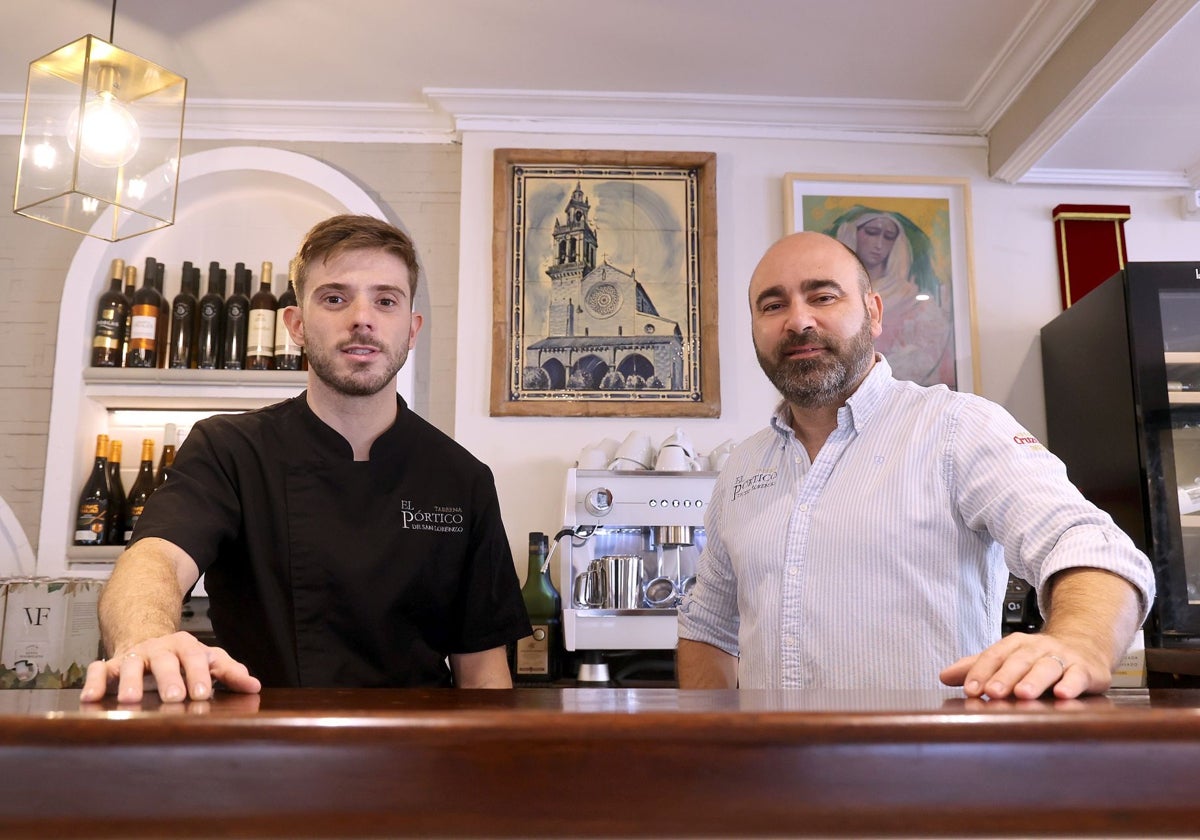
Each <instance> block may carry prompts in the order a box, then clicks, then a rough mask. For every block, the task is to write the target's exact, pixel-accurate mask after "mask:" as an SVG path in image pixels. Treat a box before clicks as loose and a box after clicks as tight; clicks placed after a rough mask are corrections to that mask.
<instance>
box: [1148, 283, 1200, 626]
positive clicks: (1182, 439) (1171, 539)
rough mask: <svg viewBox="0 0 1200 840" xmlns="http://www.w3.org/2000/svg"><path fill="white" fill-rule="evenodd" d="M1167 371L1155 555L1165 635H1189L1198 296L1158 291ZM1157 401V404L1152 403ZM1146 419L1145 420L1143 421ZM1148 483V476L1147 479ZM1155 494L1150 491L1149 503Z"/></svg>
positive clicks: (1196, 537) (1198, 544)
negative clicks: (1160, 562)
mask: <svg viewBox="0 0 1200 840" xmlns="http://www.w3.org/2000/svg"><path fill="white" fill-rule="evenodd" d="M1158 297H1159V314H1160V316H1161V324H1162V336H1163V362H1164V367H1165V373H1166V383H1165V384H1166V405H1167V412H1166V416H1165V417H1163V418H1162V419H1163V420H1165V422H1162V423H1160V424H1153V423H1148V424H1147V425H1148V430H1150V431H1151V432H1152V433H1153V431H1152V429H1150V428H1149V427H1150V426H1152V425H1158V426H1159V429H1160V430H1161V431H1160V434H1161V435H1162V440H1161V447H1160V450H1159V451H1160V452H1161V453H1162V459H1161V464H1160V465H1159V466H1161V473H1162V481H1163V485H1162V495H1160V496H1159V497H1158V498H1159V502H1160V504H1159V509H1160V512H1161V513H1162V514H1163V515H1162V516H1161V520H1162V522H1161V524H1160V526H1159V527H1157V528H1155V531H1156V535H1155V539H1156V541H1159V538H1160V537H1161V539H1162V541H1161V542H1160V545H1159V548H1160V551H1161V553H1160V555H1159V556H1160V557H1165V559H1166V561H1167V562H1166V567H1165V568H1164V569H1161V570H1160V576H1159V580H1160V586H1164V588H1165V590H1166V591H1164V592H1161V593H1160V594H1159V602H1160V608H1161V614H1160V619H1161V620H1162V629H1163V631H1164V632H1166V633H1168V634H1170V633H1180V634H1185V635H1194V634H1195V633H1196V630H1197V628H1196V627H1195V626H1194V625H1195V624H1197V619H1196V616H1197V615H1198V614H1200V292H1197V291H1196V290H1195V289H1190V290H1181V289H1160V290H1159V295H1158ZM1155 402H1157V401H1155ZM1147 420H1150V418H1147ZM1152 480H1153V475H1152ZM1155 495H1157V494H1154V493H1152V494H1151V499H1152V500H1153V498H1154V496H1155Z"/></svg>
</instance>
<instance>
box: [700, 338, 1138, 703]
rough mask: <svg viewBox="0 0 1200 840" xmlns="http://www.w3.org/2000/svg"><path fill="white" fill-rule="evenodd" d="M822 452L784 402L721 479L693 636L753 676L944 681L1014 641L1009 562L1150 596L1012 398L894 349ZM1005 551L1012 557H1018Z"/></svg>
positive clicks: (1133, 560) (1121, 547)
mask: <svg viewBox="0 0 1200 840" xmlns="http://www.w3.org/2000/svg"><path fill="white" fill-rule="evenodd" d="M876 360H877V361H876V364H875V366H874V367H873V369H872V370H871V372H870V373H869V374H868V375H867V378H866V379H865V380H864V381H863V383H862V385H861V386H859V388H858V390H857V391H856V392H855V393H854V395H853V396H851V397H850V399H849V400H848V401H847V404H846V405H844V406H843V407H842V408H840V409H839V410H838V425H837V429H836V430H835V431H834V432H833V433H832V434H831V435H830V436H829V438H828V440H826V441H825V445H824V446H823V447H822V448H821V451H820V452H819V453H818V454H817V458H816V460H815V461H813V462H811V463H810V462H809V459H808V455H807V453H806V452H805V450H804V447H803V446H802V445H801V444H800V442H799V441H797V440H796V437H795V434H794V433H793V432H792V429H791V427H790V426H789V423H788V420H789V417H790V414H789V410H788V408H787V405H786V403H781V404H780V406H779V408H778V409H777V410H776V413H775V415H774V416H773V417H772V419H771V425H770V427H769V428H766V429H764V430H763V431H761V432H759V433H757V434H756V435H754V436H752V437H750V438H749V439H747V440H746V441H744V442H743V443H742V444H741V445H739V446H738V447H737V448H736V449H735V450H734V452H733V454H732V455H731V456H730V458H729V461H728V463H727V464H726V465H725V468H724V469H723V470H722V471H721V475H720V476H719V477H718V479H717V483H716V486H715V488H714V490H713V498H712V502H711V504H710V505H709V508H708V512H707V514H706V516H705V532H706V537H707V543H706V547H705V550H704V553H703V554H702V556H701V558H700V560H699V564H698V569H697V574H698V580H697V583H696V586H695V588H694V589H693V591H692V594H691V596H690V597H689V598H687V599H686V600H685V601H684V603H683V604H682V605H681V607H680V610H679V636H680V638H683V639H693V640H696V641H700V642H707V643H708V644H711V645H715V646H716V647H719V648H721V649H723V650H725V651H727V652H729V653H731V654H734V655H740V663H739V666H738V680H739V685H740V686H741V687H743V688H780V687H783V688H863V687H884V688H930V687H938V686H940V685H941V683H940V682H939V681H938V673H939V672H940V671H941V670H942V669H943V668H945V667H946V666H947V665H949V664H951V663H952V662H954V661H955V660H957V659H959V658H960V657H962V656H967V655H970V654H975V653H979V652H980V651H982V650H983V649H984V648H986V647H987V646H988V645H990V644H992V643H994V642H995V641H997V640H998V639H999V638H1000V623H1001V611H1002V600H1003V597H1004V592H1005V585H1006V583H1007V572H1008V571H1009V569H1011V570H1012V572H1013V573H1014V574H1016V575H1017V576H1019V577H1021V578H1023V579H1025V580H1027V581H1030V582H1033V583H1034V584H1035V585H1036V586H1037V587H1038V590H1039V597H1041V596H1044V594H1045V593H1044V586H1045V584H1046V581H1048V580H1049V578H1050V577H1051V575H1053V574H1054V573H1055V572H1058V571H1061V570H1063V569H1066V568H1071V567H1076V566H1090V567H1095V568H1100V569H1107V570H1109V571H1112V572H1115V573H1117V574H1119V575H1121V576H1122V577H1125V578H1126V579H1128V580H1129V581H1131V582H1132V583H1133V584H1134V585H1135V586H1136V587H1137V588H1138V589H1139V590H1140V591H1141V593H1142V609H1143V614H1142V618H1143V619H1145V614H1146V612H1147V611H1148V609H1149V606H1150V604H1151V602H1152V601H1153V597H1154V574H1153V570H1152V569H1151V566H1150V562H1149V560H1148V559H1147V558H1146V556H1145V555H1144V554H1142V553H1141V552H1140V551H1138V550H1137V549H1136V548H1135V547H1134V545H1133V543H1132V542H1131V541H1130V539H1129V538H1128V537H1127V536H1126V535H1125V534H1124V533H1123V532H1122V531H1121V530H1120V529H1119V528H1117V527H1116V525H1115V524H1113V521H1112V519H1111V517H1109V516H1108V514H1106V513H1104V512H1103V511H1101V510H1099V509H1098V508H1096V507H1095V506H1094V505H1093V504H1091V503H1090V502H1088V501H1087V500H1086V499H1084V498H1083V496H1082V495H1081V494H1080V493H1079V491H1078V490H1076V489H1075V487H1074V486H1073V485H1071V483H1070V482H1069V481H1068V480H1067V477H1066V469H1065V468H1064V467H1063V464H1062V462H1061V461H1059V459H1058V458H1057V457H1055V456H1054V455H1052V454H1051V453H1050V452H1049V451H1047V450H1046V448H1045V447H1043V446H1042V445H1041V444H1040V443H1038V441H1037V440H1036V439H1035V438H1034V437H1033V436H1032V435H1030V434H1029V432H1027V431H1026V430H1025V429H1023V428H1022V427H1021V426H1020V424H1019V423H1017V421H1016V420H1015V419H1014V418H1013V417H1012V416H1011V415H1009V414H1008V413H1007V412H1006V411H1005V410H1004V409H1003V408H1001V407H1000V406H998V405H996V404H994V403H991V402H989V401H987V400H985V399H983V398H981V397H977V396H975V395H973V394H961V393H957V392H955V391H951V390H949V389H947V388H946V387H944V386H937V387H934V388H924V387H921V386H919V385H915V384H913V383H911V382H902V381H898V380H896V379H893V378H892V372H891V368H890V367H889V366H888V364H887V362H886V361H885V360H883V359H882V357H879V356H877V357H876ZM1006 560H1007V564H1008V565H1007V568H1006V566H1005V561H1006Z"/></svg>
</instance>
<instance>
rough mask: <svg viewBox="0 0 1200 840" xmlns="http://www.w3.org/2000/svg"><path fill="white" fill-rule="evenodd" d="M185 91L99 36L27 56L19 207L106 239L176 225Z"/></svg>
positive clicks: (178, 80) (175, 79)
mask: <svg viewBox="0 0 1200 840" xmlns="http://www.w3.org/2000/svg"><path fill="white" fill-rule="evenodd" d="M186 93H187V79H185V78H184V77H182V76H179V75H176V74H175V73H172V72H171V71H170V70H167V69H165V68H163V67H160V66H158V65H157V64H154V63H153V62H150V61H147V60H146V59H144V58H141V57H139V56H136V55H134V54H133V53H130V52H126V51H125V50H122V49H120V48H118V47H115V46H113V45H112V44H110V43H108V42H107V41H103V40H101V39H100V38H97V37H96V36H95V35H85V36H84V37H82V38H80V39H79V40H78V41H73V42H72V43H70V44H67V45H66V46H64V47H61V48H59V49H57V50H55V51H54V52H52V53H50V54H49V55H44V56H42V57H41V58H39V59H35V60H34V61H31V62H30V63H29V82H28V85H27V87H26V91H25V117H24V120H23V121H22V124H21V149H20V159H19V161H18V164H17V188H16V193H15V197H14V200H13V210H14V211H15V212H17V213H19V214H21V215H22V216H28V217H29V218H31V219H38V220H40V221H43V222H48V223H50V224H52V225H57V226H58V227H63V228H67V229H68V230H74V231H78V232H79V233H83V234H87V235H88V236H95V237H98V238H100V239H106V240H108V241H110V242H116V241H118V240H120V239H128V238H129V237H131V236H137V235H138V234H142V233H149V232H150V231H152V230H158V229H159V228H163V227H167V226H168V225H171V224H174V222H175V197H176V193H177V191H178V186H179V156H180V148H181V146H182V144H183V108H184V99H185V97H186ZM98 223H99V224H98Z"/></svg>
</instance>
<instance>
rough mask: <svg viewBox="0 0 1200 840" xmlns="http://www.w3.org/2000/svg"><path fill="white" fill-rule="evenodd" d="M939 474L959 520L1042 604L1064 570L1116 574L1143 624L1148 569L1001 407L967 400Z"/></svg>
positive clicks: (1150, 581)
mask: <svg viewBox="0 0 1200 840" xmlns="http://www.w3.org/2000/svg"><path fill="white" fill-rule="evenodd" d="M956 426H957V431H956V432H955V433H954V437H953V441H952V445H951V446H950V447H949V449H948V461H947V464H946V469H947V471H948V474H949V477H950V484H951V487H952V492H953V493H954V495H955V498H956V504H957V505H958V508H959V511H960V513H961V515H962V518H963V521H964V522H965V523H966V524H967V525H968V527H971V528H973V529H979V530H986V531H987V532H988V533H989V534H990V535H991V536H992V538H993V539H995V540H996V541H997V542H999V543H1000V544H1001V545H1002V546H1003V547H1004V558H1005V562H1006V563H1007V564H1008V567H1009V569H1010V570H1011V571H1012V573H1013V574H1015V575H1017V576H1018V577H1020V578H1022V579H1024V580H1027V581H1029V582H1030V583H1032V584H1033V585H1034V586H1035V587H1036V589H1037V591H1038V600H1039V603H1041V604H1045V603H1046V595H1047V589H1046V588H1047V586H1048V584H1049V581H1050V579H1051V578H1052V577H1053V576H1054V575H1055V574H1057V573H1058V572H1061V571H1063V570H1065V569H1071V568H1080V567H1086V568H1094V569H1102V570H1105V571H1108V572H1112V573H1113V574H1116V575H1119V576H1120V577H1122V578H1124V579H1125V580H1127V581H1129V583H1131V584H1132V585H1133V586H1134V587H1135V588H1136V589H1137V590H1138V593H1139V595H1140V601H1141V618H1142V621H1145V619H1146V616H1147V615H1148V614H1149V611H1150V607H1151V605H1152V604H1153V601H1154V591H1155V584H1154V569H1153V567H1152V565H1151V563H1150V560H1149V559H1148V558H1147V557H1146V555H1145V554H1144V553H1143V552H1141V551H1139V550H1138V548H1137V547H1136V546H1135V545H1134V544H1133V541H1132V540H1131V539H1130V538H1129V536H1128V535H1127V534H1125V532H1124V531H1122V530H1121V529H1120V528H1118V527H1117V525H1116V523H1115V522H1113V519H1112V517H1111V516H1109V515H1108V514H1107V513H1105V512H1104V511H1103V510H1101V509H1100V508H1098V507H1097V506H1096V505H1094V504H1092V503H1091V502H1090V501H1088V500H1087V499H1086V498H1084V496H1083V494H1082V493H1080V492H1079V490H1078V489H1077V488H1076V487H1075V485H1073V484H1072V483H1071V482H1070V480H1069V479H1068V478H1067V471H1066V467H1065V466H1064V465H1063V463H1062V461H1060V460H1059V459H1058V457H1057V456H1055V455H1054V454H1052V453H1051V452H1050V451H1049V450H1047V449H1046V447H1045V446H1043V445H1042V444H1041V443H1040V442H1039V441H1038V440H1037V439H1036V438H1034V437H1033V436H1032V435H1030V434H1029V432H1028V431H1026V430H1025V429H1024V428H1022V427H1021V425H1020V424H1019V423H1018V422H1017V421H1016V420H1015V419H1014V418H1013V417H1012V416H1011V415H1009V414H1008V412H1006V411H1004V409H1002V408H1000V407H999V406H996V405H995V404H993V403H989V402H987V401H985V400H982V399H972V400H969V401H967V402H966V403H965V404H964V405H963V407H962V411H961V412H960V413H959V415H958V417H957V419H956Z"/></svg>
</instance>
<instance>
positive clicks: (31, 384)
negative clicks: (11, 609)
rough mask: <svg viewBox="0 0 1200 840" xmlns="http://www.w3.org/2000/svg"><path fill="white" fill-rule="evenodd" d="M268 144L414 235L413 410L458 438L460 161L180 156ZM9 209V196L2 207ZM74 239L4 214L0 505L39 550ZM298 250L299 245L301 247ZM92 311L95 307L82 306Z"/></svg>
mask: <svg viewBox="0 0 1200 840" xmlns="http://www.w3.org/2000/svg"><path fill="white" fill-rule="evenodd" d="M225 145H271V146H275V147H278V148H283V149H289V150H291V151H295V152H300V153H302V154H307V155H310V156H312V157H314V158H317V159H319V160H323V161H325V162H327V163H329V164H330V165H331V166H335V167H337V168H338V169H340V170H341V171H343V172H345V173H346V174H347V175H349V176H350V177H351V178H353V179H355V180H356V181H358V182H359V184H361V185H362V186H363V187H364V189H366V190H367V192H369V193H370V194H371V195H372V196H373V197H374V198H375V199H376V200H377V201H378V203H379V204H380V205H381V206H383V207H385V208H386V209H388V210H389V211H390V212H391V214H392V219H393V221H397V222H399V224H400V225H401V226H402V227H403V228H404V229H405V230H406V231H408V233H409V234H410V235H411V236H412V237H413V240H414V241H415V242H416V245H417V253H418V255H419V257H420V259H421V265H422V268H423V270H424V276H423V277H422V280H421V289H420V291H419V293H418V296H417V308H418V310H419V311H421V312H423V313H424V314H425V317H426V324H425V327H424V329H423V330H422V335H421V339H420V348H421V353H420V354H419V356H418V364H419V367H418V370H417V372H416V373H417V377H416V402H417V405H416V408H417V409H418V410H420V411H421V413H422V414H423V415H424V416H425V417H426V418H427V419H428V420H429V421H430V422H432V423H433V424H434V425H435V426H437V427H438V428H440V429H442V430H443V431H445V432H447V433H448V434H449V433H453V431H454V410H455V409H454V391H455V365H456V360H455V358H456V346H457V335H456V333H457V315H456V313H457V308H458V240H459V231H458V216H459V190H460V177H459V173H460V168H461V155H460V150H459V147H458V146H456V145H449V144H445V145H434V144H430V145H407V144H381V143H373V144H352V143H272V144H240V143H236V144H235V143H233V142H185V144H184V153H185V154H187V153H191V152H198V151H202V150H204V149H209V148H214V147H217V146H225ZM17 146H18V138H15V137H0V162H7V163H6V164H5V165H4V166H2V167H0V196H11V195H12V194H13V188H14V181H15V178H16V165H15V163H14V162H15V161H16V159H17ZM5 200H6V201H7V198H6V199H5ZM81 241H82V236H80V235H79V234H76V233H71V232H69V231H63V230H59V229H57V228H54V227H51V226H50V225H47V224H43V223H40V222H34V221H31V220H28V219H25V218H24V217H21V216H17V215H14V214H11V213H3V214H0V497H3V498H4V500H5V501H7V502H8V504H9V505H10V506H11V507H12V509H13V512H14V513H15V514H16V516H17V519H18V521H20V523H21V525H22V527H24V529H25V533H26V535H27V536H28V537H29V541H30V543H32V544H33V546H34V549H35V550H36V548H37V534H38V525H39V519H40V517H41V507H42V488H43V484H44V478H45V476H44V473H45V461H46V445H47V440H46V438H47V431H48V428H49V424H50V389H51V381H52V375H53V366H54V348H55V342H56V340H57V326H58V312H59V304H60V298H61V296H62V285H63V277H64V276H65V275H66V271H67V267H68V266H69V265H70V262H71V259H72V258H73V257H74V255H75V250H76V248H78V247H79V243H80V242H81ZM297 244H299V243H297ZM79 305H81V306H86V307H87V308H88V309H89V310H91V309H92V308H93V307H94V306H95V301H91V300H89V301H85V302H81V303H79Z"/></svg>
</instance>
